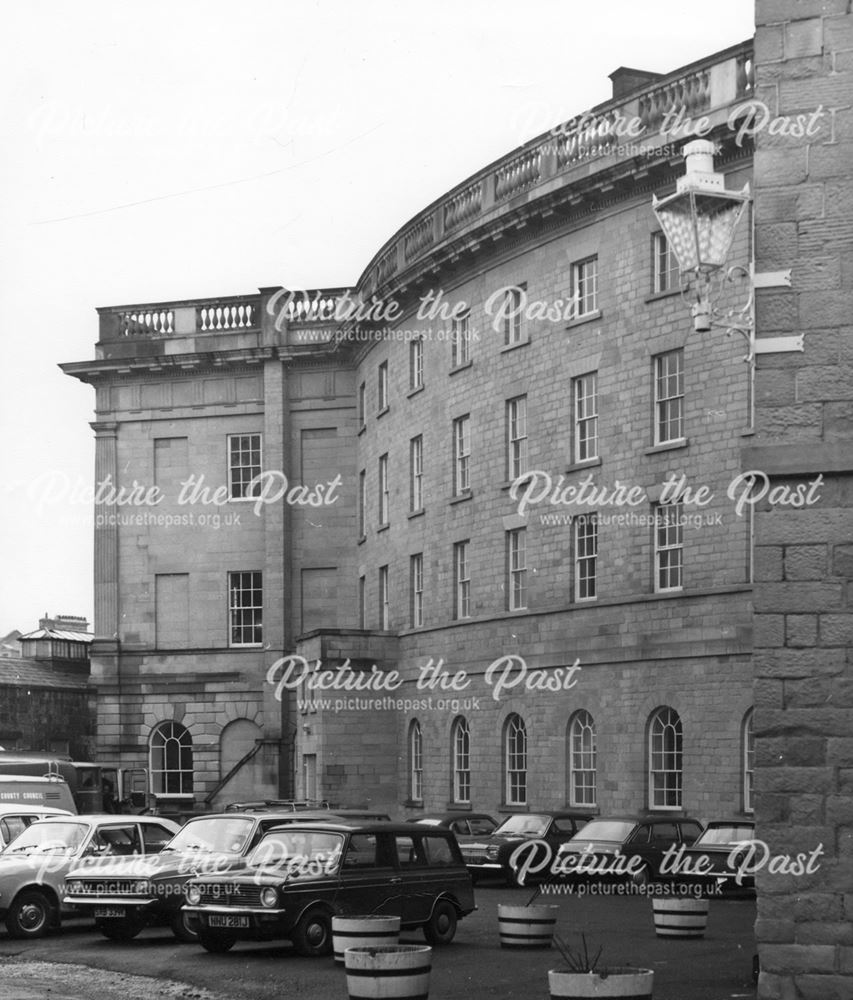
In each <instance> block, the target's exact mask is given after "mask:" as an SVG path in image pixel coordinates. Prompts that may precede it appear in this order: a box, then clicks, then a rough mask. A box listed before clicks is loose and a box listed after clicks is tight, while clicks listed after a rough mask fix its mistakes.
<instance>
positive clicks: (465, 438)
mask: <svg viewBox="0 0 853 1000" xmlns="http://www.w3.org/2000/svg"><path fill="white" fill-rule="evenodd" d="M470 464H471V417H470V416H469V415H467V414H466V415H465V416H464V417H457V418H456V420H454V421H453V494H454V496H460V495H461V494H462V493H467V492H468V491H469V490H470V488H471V484H470V479H469V475H468V474H469V470H470Z"/></svg>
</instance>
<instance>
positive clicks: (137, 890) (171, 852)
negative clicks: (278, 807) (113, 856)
mask: <svg viewBox="0 0 853 1000" xmlns="http://www.w3.org/2000/svg"><path fill="white" fill-rule="evenodd" d="M306 818H307V819H310V820H320V819H322V820H326V819H334V816H333V815H332V814H330V813H328V812H326V810H318V811H316V812H292V811H290V810H285V811H284V812H278V813H277V812H274V811H269V810H268V809H267V808H266V807H263V806H262V807H261V809H260V810H259V811H258V812H257V813H253V812H249V811H246V812H236V811H235V812H225V813H218V814H211V815H207V816H196V817H194V818H193V819H191V820H188V821H187V823H186V824H185V825H184V826H183V827H182V828H181V829H180V831H179V832H178V834H177V836H175V837H174V839H172V840H170V841H169V843H168V844H166V846H165V847H164V848H163V850H162V851H161V852H160V853H159V854H158V855H156V856H155V857H152V858H147V859H145V860H144V861H140V860H138V859H137V860H136V861H133V862H128V861H127V860H121V859H117V860H116V861H115V863H113V864H111V865H109V866H99V867H98V869H97V871H92V870H91V869H85V868H84V869H80V870H78V871H72V872H70V873H69V875H68V879H67V882H66V886H65V899H64V902H65V903H66V904H69V905H73V906H76V907H77V908H78V909H80V910H86V911H87V912H89V913H91V914H92V915H93V916H94V918H95V924H96V926H97V927H98V929H99V930H100V931H101V933H102V934H103V935H104V936H105V937H107V938H110V939H111V940H113V941H129V940H131V939H132V938H134V937H136V935H137V934H139V933H140V931H142V930H143V928H145V927H147V926H150V925H152V924H168V925H169V926H170V927H171V928H172V933H173V934H174V935H175V937H176V938H178V940H179V941H188V942H189V941H197V940H198V936H197V934H196V933H195V928H194V927H193V925H192V921H187V917H186V914H185V913H183V912H182V910H181V907H182V906H183V902H184V894H183V890H184V883H185V882H186V881H187V880H188V879H189V878H191V877H192V876H193V875H196V874H212V873H221V872H227V871H230V870H231V869H232V868H237V867H239V866H240V865H242V864H243V863H244V861H245V858H246V856H247V855H248V854H249V853H250V852H251V851H252V850H253V849H254V848H255V846H256V845H257V843H258V841H259V840H260V839H261V837H262V836H263V835H264V833H266V831H267V830H270V829H272V827H274V826H281V825H282V824H284V823H301V822H304V821H305V819H306Z"/></svg>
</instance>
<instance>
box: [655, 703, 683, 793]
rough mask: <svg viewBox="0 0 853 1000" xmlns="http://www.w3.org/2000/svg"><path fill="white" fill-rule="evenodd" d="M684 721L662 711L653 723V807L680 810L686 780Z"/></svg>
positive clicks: (666, 709)
mask: <svg viewBox="0 0 853 1000" xmlns="http://www.w3.org/2000/svg"><path fill="white" fill-rule="evenodd" d="M682 755H683V733H682V728H681V719H680V717H679V715H678V712H676V711H675V710H674V709H672V708H666V707H665V708H659V709H658V710H657V711H656V712H655V713H654V715H653V716H652V717H651V720H650V723H649V808H650V809H680V808H681V787H682V779H683V763H682Z"/></svg>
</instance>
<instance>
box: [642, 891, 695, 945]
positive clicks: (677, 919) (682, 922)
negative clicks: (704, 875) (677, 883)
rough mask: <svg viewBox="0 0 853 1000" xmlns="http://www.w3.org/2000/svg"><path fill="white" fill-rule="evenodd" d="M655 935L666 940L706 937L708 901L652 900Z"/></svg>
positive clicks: (691, 899)
mask: <svg viewBox="0 0 853 1000" xmlns="http://www.w3.org/2000/svg"><path fill="white" fill-rule="evenodd" d="M652 912H653V913H654V917H655V933H656V934H657V936H658V937H666V938H700V937H704V936H705V927H706V925H707V923H708V900H707V899H696V898H688V899H673V898H672V897H671V896H662V897H656V898H654V899H653V900H652Z"/></svg>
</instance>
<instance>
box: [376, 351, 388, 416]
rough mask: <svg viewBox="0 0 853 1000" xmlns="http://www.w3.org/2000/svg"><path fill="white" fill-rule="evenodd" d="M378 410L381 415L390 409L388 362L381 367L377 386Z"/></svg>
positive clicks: (381, 364) (382, 363) (384, 362)
mask: <svg viewBox="0 0 853 1000" xmlns="http://www.w3.org/2000/svg"><path fill="white" fill-rule="evenodd" d="M376 409H377V410H378V411H379V412H380V413H381V412H382V411H383V410H387V409H388V362H387V361H383V362H381V363H380V365H379V371H378V375H377V384H376Z"/></svg>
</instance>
